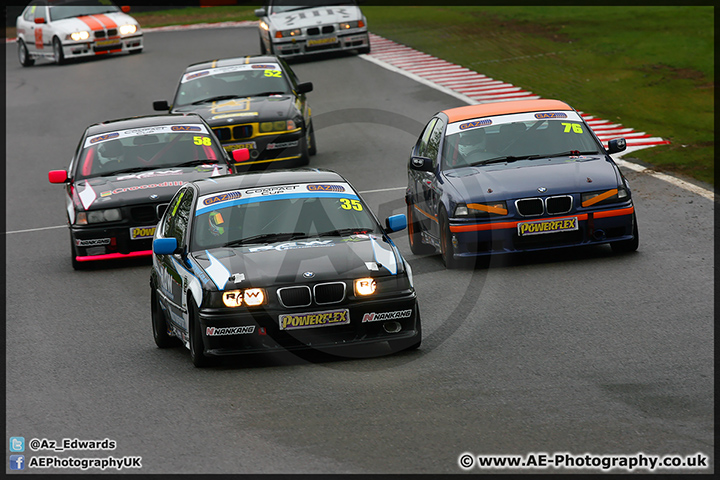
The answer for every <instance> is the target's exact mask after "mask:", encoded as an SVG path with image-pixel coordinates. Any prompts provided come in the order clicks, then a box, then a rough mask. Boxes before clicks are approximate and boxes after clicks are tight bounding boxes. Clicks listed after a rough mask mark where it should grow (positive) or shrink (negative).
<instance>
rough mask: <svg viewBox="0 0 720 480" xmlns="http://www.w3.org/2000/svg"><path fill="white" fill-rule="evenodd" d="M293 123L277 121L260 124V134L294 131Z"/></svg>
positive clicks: (290, 121)
mask: <svg viewBox="0 0 720 480" xmlns="http://www.w3.org/2000/svg"><path fill="white" fill-rule="evenodd" d="M295 128H296V127H295V122H293V121H292V120H277V121H275V122H262V123H260V133H269V132H284V131H287V130H295Z"/></svg>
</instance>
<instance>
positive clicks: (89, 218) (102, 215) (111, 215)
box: [75, 208, 122, 225]
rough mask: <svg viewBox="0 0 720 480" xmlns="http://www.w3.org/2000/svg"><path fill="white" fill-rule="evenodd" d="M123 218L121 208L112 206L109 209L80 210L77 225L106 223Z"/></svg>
mask: <svg viewBox="0 0 720 480" xmlns="http://www.w3.org/2000/svg"><path fill="white" fill-rule="evenodd" d="M121 219H122V212H120V209H119V208H111V209H108V210H92V211H90V212H79V213H78V214H77V217H76V219H75V223H76V224H77V225H87V224H89V223H106V222H117V221H118V220H121Z"/></svg>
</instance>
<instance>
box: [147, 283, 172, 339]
mask: <svg viewBox="0 0 720 480" xmlns="http://www.w3.org/2000/svg"><path fill="white" fill-rule="evenodd" d="M150 309H151V310H150V314H151V318H152V327H153V338H154V339H155V345H157V346H158V348H170V347H174V346H176V345H177V343H176V341H175V337H171V336H170V335H169V334H168V328H167V321H166V320H165V314H164V313H163V311H162V307H160V301H159V300H158V298H157V292H156V291H155V287H152V286H151V287H150Z"/></svg>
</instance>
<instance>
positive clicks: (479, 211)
mask: <svg viewBox="0 0 720 480" xmlns="http://www.w3.org/2000/svg"><path fill="white" fill-rule="evenodd" d="M507 213H508V211H507V204H506V203H505V202H485V203H468V204H465V203H459V204H458V205H457V207H455V216H456V217H478V218H491V217H493V216H499V217H502V216H504V215H507Z"/></svg>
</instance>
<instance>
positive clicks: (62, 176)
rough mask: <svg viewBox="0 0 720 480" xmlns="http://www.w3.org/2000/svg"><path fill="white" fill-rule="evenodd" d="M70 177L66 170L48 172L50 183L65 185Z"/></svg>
mask: <svg viewBox="0 0 720 480" xmlns="http://www.w3.org/2000/svg"><path fill="white" fill-rule="evenodd" d="M67 179H68V175H67V172H66V171H65V170H51V171H49V172H48V180H50V183H65V182H67Z"/></svg>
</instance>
